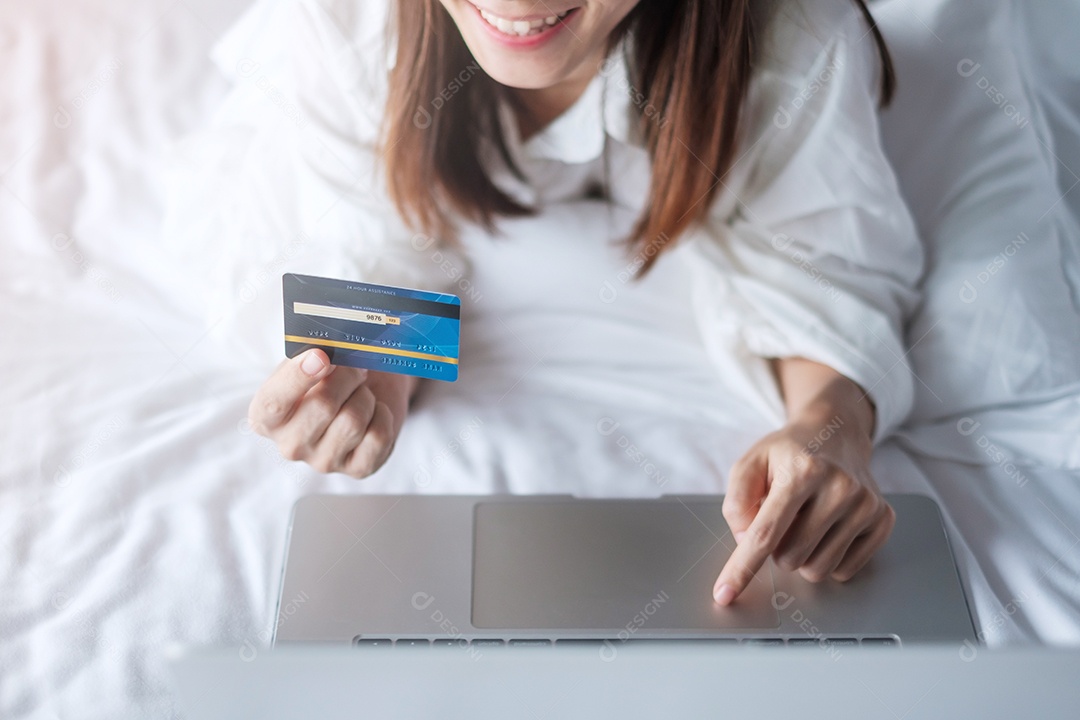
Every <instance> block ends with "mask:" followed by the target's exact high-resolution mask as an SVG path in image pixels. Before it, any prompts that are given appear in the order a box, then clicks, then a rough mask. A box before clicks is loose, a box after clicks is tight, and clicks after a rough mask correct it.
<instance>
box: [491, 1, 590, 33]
mask: <svg viewBox="0 0 1080 720" xmlns="http://www.w3.org/2000/svg"><path fill="white" fill-rule="evenodd" d="M477 9H479V8H477ZM569 14H570V12H569V11H567V12H564V13H562V14H561V15H551V16H550V17H546V18H537V19H536V20H509V19H507V18H503V17H499V16H498V15H495V14H494V13H490V12H488V11H487V10H482V9H481V10H480V16H481V17H482V18H484V20H486V21H487V23H488V24H489V25H491V26H492V27H494V28H496V29H498V30H499V32H501V33H504V34H506V35H511V36H515V37H528V36H530V35H539V34H540V33H542V32H547V30H548V28H550V27H551V26H553V25H557V24H558V23H559V21H560V20H562V19H563V18H565V17H566V16H567V15H569Z"/></svg>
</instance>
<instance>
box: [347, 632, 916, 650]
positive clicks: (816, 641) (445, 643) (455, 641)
mask: <svg viewBox="0 0 1080 720" xmlns="http://www.w3.org/2000/svg"><path fill="white" fill-rule="evenodd" d="M670 642H678V643H687V642H692V643H712V644H714V645H724V646H736V645H737V646H743V647H813V646H815V645H816V646H819V647H821V648H824V649H829V648H837V649H842V648H847V647H897V648H898V647H900V638H898V637H896V636H895V635H876V636H866V637H807V636H798V637H775V636H769V637H740V638H689V639H687V638H677V639H670V640H669V639H666V638H630V639H626V640H622V639H618V638H609V639H604V638H598V639H593V638H588V639H577V638H562V639H558V640H550V639H546V638H510V639H507V638H472V639H468V638H435V639H431V638H386V637H364V636H361V635H357V636H356V637H355V638H354V639H353V645H355V646H357V647H387V648H388V647H399V648H431V647H460V648H467V647H472V648H477V649H486V648H501V647H552V646H554V645H558V646H567V645H604V644H605V643H606V644H608V645H612V646H615V647H618V646H620V645H625V644H635V645H640V644H642V643H670Z"/></svg>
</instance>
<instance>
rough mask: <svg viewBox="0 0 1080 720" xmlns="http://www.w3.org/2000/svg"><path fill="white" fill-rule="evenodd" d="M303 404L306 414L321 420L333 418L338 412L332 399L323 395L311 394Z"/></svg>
mask: <svg viewBox="0 0 1080 720" xmlns="http://www.w3.org/2000/svg"><path fill="white" fill-rule="evenodd" d="M304 404H305V405H306V406H307V408H308V412H311V413H312V414H315V415H318V416H320V417H323V418H326V417H334V415H336V414H337V411H338V406H337V404H336V403H335V402H334V401H333V399H332V398H330V397H328V396H327V395H325V394H323V393H313V394H312V395H310V396H309V397H308V398H307V399H306V400H305V401H304Z"/></svg>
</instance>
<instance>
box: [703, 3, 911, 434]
mask: <svg viewBox="0 0 1080 720" xmlns="http://www.w3.org/2000/svg"><path fill="white" fill-rule="evenodd" d="M790 6H792V7H795V8H799V9H792V10H789V11H788V12H787V14H785V15H783V16H781V17H779V18H778V19H777V20H776V21H775V25H776V27H773V28H772V29H771V30H770V32H769V33H768V36H767V40H766V43H765V45H764V47H765V50H764V52H763V53H762V56H761V61H760V65H759V67H758V68H757V71H756V74H755V78H754V81H753V83H752V89H751V94H750V97H749V100H748V103H747V113H746V115H745V116H744V117H745V120H744V122H745V125H744V131H743V140H742V144H741V156H740V157H739V160H738V161H737V162H736V164H735V166H734V167H733V168H732V170H731V172H730V173H729V174H728V175H727V176H725V177H724V178H722V179H720V180H719V182H722V183H723V186H724V188H725V190H724V192H723V193H722V197H721V198H720V199H719V200H718V201H717V204H716V207H715V208H714V211H713V212H712V213H711V215H710V217H709V220H708V222H707V223H706V224H705V226H704V227H702V228H701V229H700V230H699V231H697V232H695V233H694V234H693V235H692V237H691V238H689V242H688V246H689V258H690V261H691V263H692V267H693V271H694V273H693V274H694V292H695V299H696V306H697V308H698V313H699V324H700V325H701V328H702V332H703V334H704V335H705V337H706V346H707V347H709V348H710V351H713V350H717V351H721V350H722V351H724V352H728V353H730V352H732V351H733V350H734V351H735V352H736V353H742V354H750V355H754V356H758V357H763V358H772V357H775V358H781V357H803V358H807V359H809V360H813V361H815V362H820V363H822V364H825V365H828V366H830V367H832V368H833V369H835V370H836V371H837V372H839V373H841V374H843V375H845V376H846V377H848V378H850V379H851V380H853V381H855V382H856V383H858V384H859V385H860V386H861V387H862V388H863V389H864V390H865V391H866V392H867V393H868V394H869V395H870V398H871V399H872V400H873V402H874V404H875V406H876V410H877V420H876V429H875V440H880V439H882V438H884V437H885V436H886V435H888V434H889V433H891V432H892V431H893V430H894V429H895V428H896V427H897V426H898V425H899V424H900V423H901V422H902V421H903V420H904V418H905V417H906V415H907V414H908V412H909V411H910V409H911V404H912V400H913V390H914V385H913V383H914V379H913V375H912V374H911V371H910V369H909V368H908V366H907V363H906V361H905V354H906V353H905V349H904V342H903V331H904V325H905V322H906V319H907V318H908V316H909V315H910V313H911V312H912V311H913V310H914V307H915V305H916V303H917V302H918V299H919V296H918V293H917V291H916V284H917V282H918V280H919V277H920V275H921V273H922V266H923V256H922V249H921V246H920V243H919V241H918V237H917V232H916V229H915V225H914V223H913V221H912V219H911V216H910V214H909V212H908V210H907V208H906V206H905V204H904V202H903V200H902V197H901V195H900V190H899V187H898V184H897V181H896V178H895V175H894V173H893V170H892V168H891V167H890V165H889V163H888V161H887V159H886V157H885V154H884V151H883V149H882V144H881V141H880V137H879V132H878V116H877V104H878V99H879V97H880V90H879V88H880V77H881V75H880V73H881V69H880V65H881V62H880V59H879V56H878V51H877V46H876V44H875V43H874V41H873V35H872V34H871V33H870V32H869V28H868V27H867V25H866V23H865V21H864V18H863V17H862V15H861V13H860V12H859V10H858V9H857V7H856V6H855V4H854V3H852V2H849V1H848V0H802V2H801V3H800V2H795V3H791V4H790ZM777 397H778V395H777Z"/></svg>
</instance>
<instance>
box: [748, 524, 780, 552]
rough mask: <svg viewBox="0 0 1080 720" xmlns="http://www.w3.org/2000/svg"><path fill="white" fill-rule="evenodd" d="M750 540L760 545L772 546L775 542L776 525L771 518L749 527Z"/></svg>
mask: <svg viewBox="0 0 1080 720" xmlns="http://www.w3.org/2000/svg"><path fill="white" fill-rule="evenodd" d="M748 532H749V535H750V541H751V542H752V543H754V544H756V545H758V546H760V547H772V546H773V544H774V543H775V542H776V539H777V538H776V534H777V526H776V523H775V522H773V521H772V520H766V521H763V522H760V523H758V524H756V525H754V526H753V527H751V528H750V529H749V531H748Z"/></svg>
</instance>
